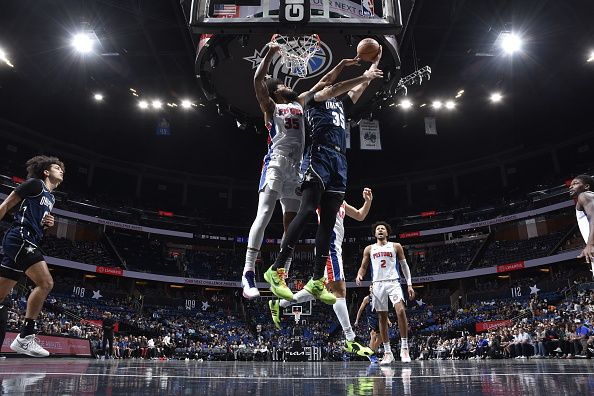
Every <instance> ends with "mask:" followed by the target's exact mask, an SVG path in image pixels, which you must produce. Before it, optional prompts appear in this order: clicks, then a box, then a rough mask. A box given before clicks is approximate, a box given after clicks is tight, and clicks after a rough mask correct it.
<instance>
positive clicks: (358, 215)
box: [344, 187, 373, 221]
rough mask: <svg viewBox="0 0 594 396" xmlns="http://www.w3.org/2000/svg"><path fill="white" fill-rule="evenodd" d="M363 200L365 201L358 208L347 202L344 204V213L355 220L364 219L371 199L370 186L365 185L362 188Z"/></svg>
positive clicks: (369, 207)
mask: <svg viewBox="0 0 594 396" xmlns="http://www.w3.org/2000/svg"><path fill="white" fill-rule="evenodd" d="M363 200H364V201H365V202H364V203H363V206H361V207H360V208H359V209H355V208H354V207H352V206H351V205H349V204H348V203H347V204H346V205H345V206H344V209H345V213H346V215H347V216H349V217H350V218H351V219H355V220H357V221H363V220H365V218H366V217H367V214H368V213H369V209H371V201H373V193H372V192H371V189H370V188H367V187H365V188H364V189H363Z"/></svg>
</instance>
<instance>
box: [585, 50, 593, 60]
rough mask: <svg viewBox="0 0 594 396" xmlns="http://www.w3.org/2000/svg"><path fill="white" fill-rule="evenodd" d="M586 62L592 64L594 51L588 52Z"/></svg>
mask: <svg viewBox="0 0 594 396" xmlns="http://www.w3.org/2000/svg"><path fill="white" fill-rule="evenodd" d="M586 62H594V50H592V51H590V56H589V57H588V59H586Z"/></svg>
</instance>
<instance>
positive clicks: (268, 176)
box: [258, 153, 301, 212]
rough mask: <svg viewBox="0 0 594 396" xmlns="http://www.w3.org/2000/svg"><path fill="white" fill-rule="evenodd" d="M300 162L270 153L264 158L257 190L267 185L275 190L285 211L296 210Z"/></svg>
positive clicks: (298, 193)
mask: <svg viewBox="0 0 594 396" xmlns="http://www.w3.org/2000/svg"><path fill="white" fill-rule="evenodd" d="M299 166H300V163H299V162H296V161H295V160H293V159H292V158H289V157H287V156H285V155H283V154H278V153H272V154H271V155H270V156H268V155H267V156H266V157H265V158H264V166H263V167H262V173H261V175H260V184H259V187H258V191H259V192H262V191H264V189H265V188H266V186H268V188H269V189H271V190H272V191H276V192H277V193H278V194H279V196H280V200H281V204H282V205H283V211H285V212H297V210H299V204H300V202H301V174H300V173H299Z"/></svg>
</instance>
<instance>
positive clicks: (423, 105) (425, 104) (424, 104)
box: [419, 103, 427, 107]
mask: <svg viewBox="0 0 594 396" xmlns="http://www.w3.org/2000/svg"><path fill="white" fill-rule="evenodd" d="M425 106H427V103H423V104H422V105H420V106H419V107H425Z"/></svg>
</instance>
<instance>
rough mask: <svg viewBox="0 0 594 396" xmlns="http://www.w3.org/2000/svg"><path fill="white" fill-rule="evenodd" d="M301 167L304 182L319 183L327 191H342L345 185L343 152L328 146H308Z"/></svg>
mask: <svg viewBox="0 0 594 396" xmlns="http://www.w3.org/2000/svg"><path fill="white" fill-rule="evenodd" d="M303 161H304V162H303V165H302V167H301V169H302V171H303V182H304V183H316V182H317V183H321V184H322V189H323V190H324V191H328V192H339V193H344V192H345V191H346V185H347V160H346V157H345V155H344V154H343V153H341V152H339V151H337V150H336V149H334V148H332V147H329V146H322V145H313V146H311V147H309V148H308V150H307V152H306V155H305V156H304V159H303Z"/></svg>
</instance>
